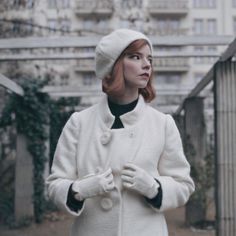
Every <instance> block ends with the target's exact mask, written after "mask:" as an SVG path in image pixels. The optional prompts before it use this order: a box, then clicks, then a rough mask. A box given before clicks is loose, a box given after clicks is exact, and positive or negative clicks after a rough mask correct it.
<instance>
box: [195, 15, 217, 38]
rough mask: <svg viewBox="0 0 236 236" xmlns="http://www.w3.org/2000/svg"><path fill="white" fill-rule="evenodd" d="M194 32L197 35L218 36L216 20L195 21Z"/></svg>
mask: <svg viewBox="0 0 236 236" xmlns="http://www.w3.org/2000/svg"><path fill="white" fill-rule="evenodd" d="M193 25H194V26H193V31H194V34H195V35H215V34H217V21H216V19H194V24H193Z"/></svg>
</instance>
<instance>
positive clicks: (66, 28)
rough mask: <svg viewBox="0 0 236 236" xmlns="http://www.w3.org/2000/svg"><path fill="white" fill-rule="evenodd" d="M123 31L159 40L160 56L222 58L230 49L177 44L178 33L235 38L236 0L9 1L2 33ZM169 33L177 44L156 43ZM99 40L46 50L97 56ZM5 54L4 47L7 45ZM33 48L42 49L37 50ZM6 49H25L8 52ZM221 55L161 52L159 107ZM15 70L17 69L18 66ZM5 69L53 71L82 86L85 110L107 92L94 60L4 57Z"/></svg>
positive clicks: (176, 98) (2, 6)
mask: <svg viewBox="0 0 236 236" xmlns="http://www.w3.org/2000/svg"><path fill="white" fill-rule="evenodd" d="M116 28H130V29H136V30H140V31H142V32H144V33H145V34H147V35H148V36H149V37H150V38H151V39H152V40H153V42H154V52H155V54H157V55H158V54H160V55H161V54H163V53H164V54H165V53H167V54H168V53H172V54H185V53H188V52H192V53H199V54H201V53H202V54H204V53H206V54H209V55H211V54H212V55H215V54H216V55H217V54H218V55H220V53H221V51H222V49H223V48H222V46H217V45H210V44H209V45H197V46H194V45H192V46H191V45H175V43H174V41H175V37H179V36H191V35H192V36H196V38H201V37H205V36H218V35H229V36H233V35H235V33H236V1H235V0H225V1H221V0H96V1H95V0H2V1H1V3H0V37H1V38H12V37H42V38H43V39H45V37H58V36H59V37H60V36H71V37H84V36H87V37H91V38H93V37H96V38H99V37H101V36H102V35H104V34H107V33H109V32H110V31H112V30H113V29H116ZM162 36H163V37H165V36H169V37H170V38H172V39H173V45H170V46H162V45H158V44H155V42H156V40H157V39H158V37H162ZM95 45H96V44H93V45H92V46H83V45H81V47H77V48H68V47H67V48H48V49H40V50H41V51H40V52H41V53H44V52H45V53H47V54H52V55H53V54H55V53H57V54H63V53H78V54H79V53H88V54H89V53H90V54H91V53H94V49H95ZM2 51H3V50H2ZM27 52H28V53H31V54H34V53H38V51H37V52H35V51H34V50H33V49H32V50H28V51H27ZM5 53H16V54H17V53H24V49H21V50H15V51H13V50H11V51H9V50H6V51H5ZM216 59H217V57H213V56H208V57H206V56H204V57H203V56H199V57H198V56H194V57H188V56H186V57H183V56H182V57H177V56H176V57H173V56H172V57H165V56H162V57H155V58H154V62H153V63H154V71H155V79H154V84H155V86H156V89H157V94H158V96H157V99H156V100H155V101H154V102H153V105H154V106H157V107H158V109H160V110H162V111H164V112H174V111H175V109H176V107H177V106H178V104H179V103H180V102H181V100H182V98H183V97H184V96H185V95H186V94H187V93H188V92H189V91H190V90H191V89H192V88H193V87H194V86H195V84H196V83H197V82H199V80H201V79H202V77H203V76H204V74H205V73H206V72H207V71H208V70H209V68H210V67H211V66H212V64H213V63H214V61H215V60H216ZM12 68H14V70H12ZM0 71H1V73H3V74H4V73H5V74H6V75H9V76H10V77H14V75H11V73H13V71H14V73H15V74H17V72H21V73H22V72H23V73H26V74H31V75H33V76H35V77H41V78H42V77H45V76H50V77H51V78H52V79H51V82H50V85H52V86H67V87H78V88H79V90H80V91H83V93H81V95H80V96H81V105H82V106H83V107H85V106H88V105H91V104H93V103H94V102H96V101H97V97H98V96H99V94H101V93H100V92H101V88H100V87H101V82H100V81H98V80H97V79H96V78H95V74H94V61H93V58H83V59H77V60H66V59H64V60H62V59H60V60H40V61H37V60H34V61H30V60H25V61H21V62H17V61H11V62H8V61H7V62H4V61H3V60H2V61H0Z"/></svg>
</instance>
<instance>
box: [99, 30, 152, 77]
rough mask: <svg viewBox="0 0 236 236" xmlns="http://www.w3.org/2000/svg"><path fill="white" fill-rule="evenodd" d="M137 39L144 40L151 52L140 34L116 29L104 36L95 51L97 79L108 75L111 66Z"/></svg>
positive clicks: (144, 37) (143, 36)
mask: <svg viewBox="0 0 236 236" xmlns="http://www.w3.org/2000/svg"><path fill="white" fill-rule="evenodd" d="M138 39H145V40H146V41H147V42H148V43H149V45H150V48H151V50H152V44H151V42H150V40H149V39H148V38H147V37H146V36H145V35H144V34H142V33H141V32H138V31H135V30H130V29H118V30H115V31H113V32H112V33H110V34H109V35H106V36H104V37H103V38H102V39H101V40H100V41H99V43H98V45H97V47H96V50H95V67H96V69H95V72H96V76H97V78H99V79H104V78H105V77H106V76H107V75H109V74H110V72H111V70H112V67H113V65H114V64H115V62H116V60H117V59H118V57H119V56H120V55H121V53H122V52H123V51H124V49H125V48H126V47H127V46H128V45H129V44H130V43H132V42H134V41H135V40H138Z"/></svg>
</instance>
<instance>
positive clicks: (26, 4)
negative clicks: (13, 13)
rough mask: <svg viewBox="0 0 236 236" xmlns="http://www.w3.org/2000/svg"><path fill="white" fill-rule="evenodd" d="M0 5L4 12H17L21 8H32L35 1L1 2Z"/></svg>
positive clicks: (4, 0)
mask: <svg viewBox="0 0 236 236" xmlns="http://www.w3.org/2000/svg"><path fill="white" fill-rule="evenodd" d="M1 1H2V2H1V3H0V4H1V5H2V7H3V9H6V10H19V9H22V8H26V9H32V8H34V4H35V0H1Z"/></svg>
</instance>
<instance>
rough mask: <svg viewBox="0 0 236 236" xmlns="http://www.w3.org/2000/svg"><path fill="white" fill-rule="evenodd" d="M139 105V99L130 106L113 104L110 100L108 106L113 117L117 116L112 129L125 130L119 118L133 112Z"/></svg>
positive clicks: (129, 104)
mask: <svg viewBox="0 0 236 236" xmlns="http://www.w3.org/2000/svg"><path fill="white" fill-rule="evenodd" d="M137 103H138V98H137V99H136V100H135V101H133V102H130V103H128V104H117V103H114V102H112V101H111V100H110V99H109V98H108V106H109V108H110V111H111V113H112V115H113V116H115V121H114V123H113V125H112V127H111V128H112V129H120V128H124V126H123V124H122V122H121V120H120V118H119V117H120V116H121V115H123V114H125V113H127V112H130V111H132V110H133V109H134V108H135V106H136V105H137Z"/></svg>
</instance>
